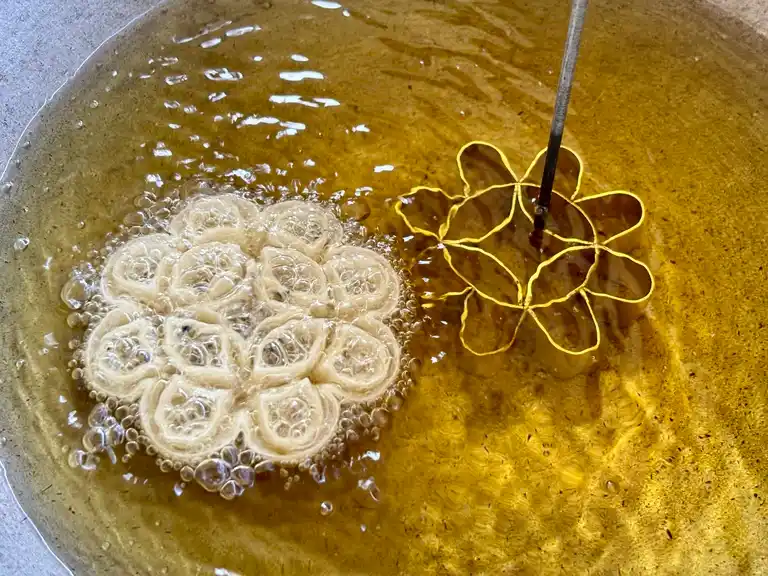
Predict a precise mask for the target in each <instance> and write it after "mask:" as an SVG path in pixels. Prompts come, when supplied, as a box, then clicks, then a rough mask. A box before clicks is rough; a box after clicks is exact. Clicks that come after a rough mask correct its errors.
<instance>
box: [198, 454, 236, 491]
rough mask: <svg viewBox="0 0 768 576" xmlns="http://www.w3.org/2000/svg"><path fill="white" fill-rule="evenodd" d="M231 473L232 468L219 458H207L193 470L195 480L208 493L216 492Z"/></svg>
mask: <svg viewBox="0 0 768 576" xmlns="http://www.w3.org/2000/svg"><path fill="white" fill-rule="evenodd" d="M231 471H232V467H231V466H230V465H229V464H228V463H227V462H225V461H224V460H222V459H221V458H209V459H207V460H203V461H202V462H200V464H198V465H197V468H195V480H197V483H198V484H200V486H202V487H203V488H204V489H205V490H207V491H208V492H217V491H218V490H219V489H221V488H222V486H223V485H224V483H225V482H226V481H227V480H228V479H229V476H230V473H231ZM233 484H234V482H233Z"/></svg>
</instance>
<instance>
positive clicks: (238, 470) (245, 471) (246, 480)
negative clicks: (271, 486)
mask: <svg viewBox="0 0 768 576" xmlns="http://www.w3.org/2000/svg"><path fill="white" fill-rule="evenodd" d="M232 478H233V480H234V481H235V482H237V483H238V484H239V485H240V486H242V487H244V488H250V487H251V486H253V482H254V480H255V479H256V472H254V471H253V468H251V467H250V466H236V467H235V468H234V469H233V470H232Z"/></svg>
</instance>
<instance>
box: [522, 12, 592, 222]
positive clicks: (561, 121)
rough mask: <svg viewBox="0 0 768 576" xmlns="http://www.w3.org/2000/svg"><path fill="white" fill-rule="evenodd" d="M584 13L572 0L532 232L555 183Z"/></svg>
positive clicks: (545, 211) (546, 208)
mask: <svg viewBox="0 0 768 576" xmlns="http://www.w3.org/2000/svg"><path fill="white" fill-rule="evenodd" d="M586 12H587V0H573V4H572V5H571V18H570V21H569V22H568V36H567V38H566V39H565V53H564V55H563V62H562V64H561V66H560V79H559V80H558V84H557V97H556V98H555V112H554V115H553V116H552V126H551V127H550V129H549V143H548V144H547V154H546V157H545V158H544V174H543V175H542V177H541V188H540V189H539V197H538V199H537V200H536V211H535V213H534V219H533V224H534V228H535V229H536V230H544V228H545V226H546V225H547V214H548V213H549V204H550V202H551V200H552V185H553V184H554V182H555V171H556V170H557V157H558V154H559V153H560V144H561V142H562V140H563V128H564V127H565V116H566V115H567V114H568V101H569V100H570V98H571V85H572V84H573V72H574V69H575V68H576V58H577V57H578V55H579V43H580V42H581V29H582V28H583V27H584V16H585V15H586Z"/></svg>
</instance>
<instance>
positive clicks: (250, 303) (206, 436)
mask: <svg viewBox="0 0 768 576" xmlns="http://www.w3.org/2000/svg"><path fill="white" fill-rule="evenodd" d="M168 229H169V232H170V233H168V234H164V233H158V234H152V235H148V236H142V237H137V238H134V239H132V240H130V241H129V242H127V243H126V244H125V245H123V246H122V247H121V248H120V249H118V250H117V251H116V252H115V253H114V254H113V255H112V256H111V257H110V258H109V259H108V260H107V262H106V265H105V268H104V271H103V277H102V283H101V286H102V291H103V296H104V297H105V301H106V302H108V303H109V305H110V306H111V307H112V308H111V310H109V311H108V312H107V313H106V315H105V316H104V317H103V318H102V319H101V321H100V322H99V323H98V324H97V325H96V326H95V327H94V328H93V329H92V330H91V331H90V333H89V335H88V339H87V343H86V347H85V351H84V352H85V353H84V364H85V370H84V375H85V378H86V383H87V385H88V386H89V387H90V388H91V389H92V390H94V391H95V392H97V393H99V394H102V395H105V396H108V397H111V398H114V399H116V400H117V401H118V402H121V403H129V402H138V406H139V408H138V414H137V420H138V424H139V426H140V427H141V429H142V432H143V434H144V435H145V436H146V438H147V439H148V444H149V445H151V446H152V447H153V448H154V449H155V450H157V452H158V453H159V454H160V455H161V456H162V457H164V458H170V459H172V460H175V461H176V462H177V463H180V464H184V465H196V464H198V463H199V462H200V461H201V460H203V459H205V458H208V457H209V456H211V455H212V454H215V453H217V452H218V451H220V450H222V449H225V447H226V446H227V445H228V444H230V443H232V442H233V441H234V440H235V439H236V438H237V437H238V436H240V437H242V438H243V445H244V447H245V449H247V450H249V451H251V452H254V453H256V454H257V455H259V456H260V457H261V458H265V459H270V460H274V461H277V462H280V463H298V462H301V461H303V460H305V459H306V458H310V457H313V456H315V455H317V454H318V453H320V452H321V451H322V450H323V448H325V446H326V445H327V444H328V443H329V442H330V441H331V439H332V438H333V437H334V436H335V435H336V434H337V433H338V432H339V429H340V428H339V426H340V424H339V421H340V418H341V416H340V413H341V403H342V402H344V401H347V402H371V401H375V400H377V399H378V398H380V397H381V396H382V395H383V394H384V393H385V392H386V391H387V389H389V388H390V387H391V386H392V385H393V384H394V383H395V381H396V380H397V377H398V375H399V371H400V346H401V344H400V342H399V341H398V340H397V338H396V335H395V334H394V333H393V332H392V329H391V328H390V327H389V326H387V325H386V324H384V323H383V322H382V320H385V319H386V318H387V317H388V316H390V315H391V314H392V313H393V312H394V311H395V310H396V309H397V307H398V304H399V299H400V294H401V287H400V277H399V276H398V274H397V273H396V272H395V270H394V268H393V267H392V265H391V264H390V262H389V261H388V260H387V259H386V258H385V257H384V256H382V255H381V254H379V253H377V252H374V251H373V250H370V249H368V248H363V247H360V246H347V245H344V244H343V240H344V235H343V229H342V226H341V224H340V222H339V221H338V220H337V219H336V218H335V217H334V216H333V215H332V214H331V213H330V212H328V211H327V210H326V209H325V208H323V207H322V206H320V205H319V204H314V203H311V202H304V201H289V202H281V203H277V204H273V205H272V206H269V207H267V208H265V209H263V210H262V209H261V208H260V207H259V206H257V205H256V204H255V203H253V202H251V201H249V200H247V199H244V198H241V197H239V196H237V195H235V194H222V195H219V196H204V197H200V198H198V199H195V200H192V201H191V202H189V203H188V204H187V205H186V206H184V207H183V209H182V210H181V211H180V212H179V213H178V214H177V215H176V216H175V217H174V219H173V220H171V222H170V225H169V226H168Z"/></svg>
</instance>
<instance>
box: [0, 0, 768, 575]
mask: <svg viewBox="0 0 768 576" xmlns="http://www.w3.org/2000/svg"><path fill="white" fill-rule="evenodd" d="M333 5H334V4H333V3H325V2H317V3H315V4H312V3H310V2H288V3H283V2H264V3H261V2H255V3H248V4H242V3H238V2H218V3H215V4H210V3H207V2H201V3H191V4H187V5H185V6H172V7H170V8H169V9H168V11H167V12H157V13H156V14H154V15H153V16H152V17H150V19H149V20H148V21H147V22H145V23H144V24H142V25H140V26H139V27H138V28H137V29H136V30H134V31H133V32H131V34H129V35H128V36H126V37H125V38H123V39H121V40H119V41H118V42H117V43H116V44H115V45H114V46H111V47H110V48H109V49H108V50H107V51H105V52H104V53H102V54H100V55H97V57H96V58H95V60H94V62H93V63H91V64H90V65H89V66H86V68H85V69H84V71H83V75H82V77H81V78H79V79H78V80H77V81H76V82H75V83H74V85H73V87H72V89H71V91H70V92H69V93H66V94H64V95H63V96H62V97H61V98H60V99H59V101H58V102H57V103H56V105H55V106H54V107H53V108H51V110H50V111H49V112H47V113H46V114H45V115H44V117H43V119H42V121H41V124H40V126H39V128H38V132H37V134H36V135H34V136H33V137H32V138H31V139H30V140H31V143H32V147H31V148H30V150H29V151H26V152H24V155H23V157H22V162H21V167H20V173H19V174H17V175H14V176H13V180H14V187H13V189H12V193H11V194H10V196H9V197H8V198H7V199H6V200H4V206H3V212H4V214H6V215H7V216H6V222H7V223H6V224H4V226H3V229H4V230H7V231H8V233H7V234H6V236H5V238H6V240H5V247H4V261H5V262H6V263H5V264H4V267H3V273H2V276H3V279H4V282H3V288H4V293H5V296H4V297H3V299H2V303H3V307H2V314H3V324H4V325H5V328H4V329H3V331H2V345H3V349H4V350H5V354H4V358H3V364H2V372H3V374H2V376H1V377H2V380H3V384H2V390H3V393H2V399H1V400H0V410H1V414H2V424H0V434H2V435H3V436H6V437H7V438H8V442H7V443H6V444H5V445H4V446H3V447H2V449H1V450H2V452H0V453H1V454H2V455H3V458H4V460H7V462H8V463H9V467H10V470H11V477H12V480H13V481H14V485H15V487H16V488H17V490H19V491H20V493H21V495H22V502H23V503H24V504H25V505H26V506H27V510H28V512H29V513H30V516H31V517H32V518H33V519H36V520H37V521H38V522H39V524H40V525H41V528H42V529H43V530H44V532H46V533H47V534H48V535H49V537H50V540H51V542H52V543H53V544H54V545H56V546H57V547H58V549H59V550H60V551H61V553H62V556H63V557H64V558H65V559H66V561H67V562H68V563H69V564H71V565H73V566H77V567H81V569H82V571H83V572H86V573H88V572H94V573H104V572H108V571H109V570H113V571H117V572H120V573H149V571H150V569H151V571H152V573H155V574H156V573H161V572H162V571H163V570H167V572H168V573H178V574H190V573H196V570H198V569H200V571H201V573H211V572H212V571H213V569H214V568H216V567H219V568H226V569H227V570H230V571H232V572H236V573H242V574H253V573H261V572H266V573H286V574H303V573H307V572H312V573H328V574H333V573H369V574H397V573H424V574H470V573H509V574H518V573H520V574H534V573H536V574H538V573H556V572H559V571H560V570H561V569H562V568H561V566H565V567H566V569H567V570H568V571H573V572H586V571H591V572H597V573H613V572H616V571H617V570H618V569H621V570H622V571H626V572H632V573H648V572H653V573H683V572H684V573H695V574H698V573H712V572H714V573H742V572H744V573H761V572H762V571H764V570H765V569H766V566H765V558H766V552H767V550H766V544H765V539H764V536H763V535H764V534H765V531H766V520H765V514H764V512H763V508H762V507H763V503H764V497H765V492H764V491H765V486H764V479H765V476H766V466H767V465H768V464H767V463H768V454H766V450H765V446H766V444H767V442H766V440H768V438H766V432H765V429H766V428H765V410H766V408H765V407H766V393H765V386H764V382H765V379H766V374H765V367H764V360H763V358H764V354H763V350H764V348H765V347H766V335H765V330H764V325H766V324H768V312H767V311H766V307H765V302H766V298H767V297H768V294H766V288H765V286H766V282H765V280H766V274H768V272H767V271H766V270H768V269H766V262H765V260H766V256H765V251H764V248H763V239H764V236H765V232H766V230H768V215H767V214H766V213H765V212H764V211H762V210H761V207H760V205H759V203H758V202H756V198H757V199H759V190H760V188H761V186H762V184H763V182H765V181H766V178H768V168H766V164H765V162H764V161H763V157H764V151H763V150H764V149H765V147H766V145H768V136H766V134H768V117H766V105H765V104H766V97H768V82H767V81H766V78H768V75H766V61H767V60H766V58H765V55H766V51H767V50H768V47H766V45H765V43H764V42H761V41H758V40H753V39H750V38H747V37H745V36H743V35H742V34H741V32H740V30H739V29H737V28H736V27H734V26H731V25H729V24H724V23H717V22H715V21H711V20H709V19H708V18H709V17H708V16H707V15H706V14H700V13H698V12H696V11H691V9H690V7H688V6H687V5H677V4H672V3H667V2H662V3H656V2H645V1H643V2H640V3H634V4H631V5H630V4H622V3H620V4H617V3H615V2H613V3H609V2H594V3H593V4H592V5H591V7H590V15H589V21H588V25H587V29H586V31H585V33H584V38H583V54H582V57H581V59H580V61H579V66H578V72H577V74H578V81H577V84H576V86H575V87H574V93H573V99H572V108H571V111H570V114H569V120H568V130H567V132H566V138H565V142H566V144H568V145H569V146H570V147H572V148H574V149H576V150H578V151H579V152H580V153H581V155H582V156H583V157H584V158H585V160H586V174H585V178H584V181H583V183H582V190H583V191H584V193H585V194H590V193H596V192H602V191H606V190H614V189H628V190H631V191H633V192H635V193H636V194H638V195H639V196H641V197H642V198H643V200H644V202H645V204H646V207H647V210H648V216H647V225H646V227H645V232H644V233H645V242H644V244H645V245H646V248H645V251H644V253H643V258H644V260H645V261H648V262H650V265H651V268H652V269H653V271H654V273H655V276H656V279H657V291H656V293H655V294H654V297H653V299H652V301H651V303H650V305H649V306H648V308H647V309H646V310H645V313H644V315H643V316H641V317H640V318H638V319H636V320H635V321H634V322H632V323H629V324H626V325H622V326H613V325H611V324H608V326H609V328H608V329H607V330H606V334H605V342H604V344H603V346H602V348H601V349H600V351H599V354H597V355H596V360H595V362H596V365H595V366H593V367H592V368H591V369H589V370H587V371H586V372H584V373H580V374H577V375H575V376H571V375H569V377H562V376H559V375H555V374H553V373H552V371H550V370H547V368H546V366H545V365H543V364H542V363H541V362H540V361H539V360H536V359H532V358H531V356H530V354H529V353H530V351H531V346H533V345H534V343H535V338H536V336H535V334H522V335H521V336H520V342H519V344H516V345H515V347H514V348H513V349H512V350H511V351H510V352H509V353H506V354H504V355H500V356H495V357H492V358H483V359H479V358H476V357H473V356H472V355H470V354H469V353H467V352H464V351H462V349H461V347H460V345H459V342H458V335H457V331H458V330H457V327H456V323H457V321H458V310H456V309H453V308H446V309H444V310H442V311H441V313H440V314H441V315H440V316H435V318H434V319H435V323H434V324H433V326H432V327H431V328H429V327H428V334H429V335H430V336H432V337H431V338H424V339H422V341H421V343H420V344H419V345H418V346H416V347H415V348H414V349H413V350H412V353H413V354H414V355H418V356H420V357H421V358H422V360H423V367H422V369H421V373H420V377H419V383H418V385H417V386H416V387H414V388H413V389H412V390H411V392H410V393H409V394H408V397H407V398H406V400H405V402H404V403H403V405H402V408H401V409H400V410H399V411H398V412H397V413H393V414H391V418H390V422H389V425H388V426H387V427H386V428H385V429H383V430H382V434H381V439H380V441H379V442H378V443H370V444H364V445H362V446H361V447H360V448H359V450H357V451H355V452H354V454H355V455H356V458H355V462H354V464H353V466H352V470H346V471H344V472H343V473H342V474H341V479H339V480H331V479H329V481H328V482H326V483H325V484H324V485H322V486H317V485H316V484H315V483H314V482H312V481H309V480H306V479H305V480H304V481H303V482H300V483H299V484H297V485H294V486H293V487H292V488H291V489H290V490H289V491H288V492H286V491H285V490H284V489H283V486H282V484H281V483H279V482H276V483H270V484H264V485H262V486H261V487H260V488H259V489H256V490H251V491H249V493H247V494H246V495H245V496H244V497H243V498H241V499H239V500H238V501H236V502H231V503H230V502H223V501H221V499H219V498H215V497H214V498H211V497H209V496H207V495H206V494H204V493H203V492H202V490H200V489H199V488H197V487H196V486H194V485H189V486H187V487H185V488H183V489H181V488H180V487H179V486H175V485H176V484H177V482H178V477H177V476H176V475H165V474H162V473H161V472H160V471H159V470H158V469H157V468H156V467H155V465H154V462H153V461H152V459H151V458H143V459H142V458H135V459H133V460H132V461H131V462H130V463H129V464H127V465H124V464H122V463H118V464H115V465H109V464H108V463H102V464H101V465H100V466H99V467H98V468H97V470H96V471H94V472H91V473H85V472H83V471H82V470H74V469H71V468H70V467H69V466H68V464H67V452H68V450H69V449H71V448H72V447H73V446H75V445H76V444H77V443H79V442H80V437H81V435H82V430H81V429H77V428H76V426H77V423H78V422H80V423H82V422H84V420H85V418H86V416H87V414H88V410H89V408H90V405H91V403H90V401H89V400H88V398H87V396H86V395H85V394H84V393H83V392H82V391H81V390H79V389H78V388H77V385H76V383H75V382H73V381H71V379H70V378H69V376H68V370H67V361H68V359H69V357H70V352H69V350H68V349H67V342H68V340H69V339H70V338H71V329H70V328H69V327H68V326H67V324H66V317H67V313H68V311H67V310H66V309H65V307H64V306H63V305H62V304H61V302H60V300H59V291H60V289H61V286H62V285H63V283H64V282H65V280H66V278H67V275H68V273H69V271H70V269H71V268H72V266H73V264H75V263H76V262H78V261H80V260H84V259H87V254H88V251H89V250H90V249H92V248H95V247H98V246H99V245H100V244H101V243H103V240H104V237H105V234H106V233H107V232H111V231H113V230H114V229H115V227H116V226H117V225H118V224H119V223H121V222H122V221H123V219H124V218H125V217H126V216H127V215H128V214H131V213H134V212H135V211H136V204H135V203H138V205H139V206H140V205H141V204H142V202H143V201H142V200H141V197H142V196H143V195H144V193H145V192H149V193H152V194H154V195H156V196H159V197H162V196H163V195H164V194H165V192H166V191H167V190H169V189H170V188H172V187H173V186H175V185H176V182H177V178H178V182H181V183H183V182H185V181H188V180H192V179H197V178H210V179H213V180H214V181H217V182H232V183H235V184H237V185H239V186H247V187H249V188H250V189H252V190H254V191H259V190H262V191H264V192H269V193H274V192H275V190H277V191H278V192H279V189H280V187H284V189H285V191H286V192H291V191H292V190H293V189H294V188H295V187H298V188H299V189H303V187H305V186H308V185H309V184H310V183H311V182H313V181H314V184H315V185H316V187H317V189H318V191H319V193H320V195H321V196H323V197H324V198H326V199H336V200H338V201H339V202H340V203H341V204H345V203H347V202H348V201H349V200H350V199H351V198H363V199H364V202H363V201H361V200H357V201H355V202H353V203H352V204H351V205H349V206H348V208H347V210H348V211H350V212H353V213H356V214H363V215H365V220H364V225H365V226H367V227H368V229H369V230H370V231H371V232H372V233H377V234H388V233H394V234H401V233H403V230H402V227H401V225H400V223H399V221H398V220H397V219H396V217H395V216H394V214H393V211H392V206H393V199H394V198H395V197H396V196H398V195H400V194H403V193H404V192H406V191H408V190H409V189H410V187H411V186H414V185H417V184H423V185H430V186H444V187H445V188H449V187H451V186H452V185H454V184H455V182H456V179H457V174H456V168H455V152H456V150H457V149H458V148H459V147H460V146H461V145H462V144H463V143H465V142H466V141H468V140H472V139H480V140H485V141H488V142H493V143H495V144H496V145H498V146H499V147H500V148H501V149H503V150H504V151H505V152H506V154H507V155H508V156H509V157H510V159H511V161H512V162H513V163H514V164H515V166H514V168H515V169H516V170H517V171H518V172H519V173H520V172H522V171H523V170H524V168H525V166H527V163H528V162H529V161H530V159H531V158H532V157H533V155H534V154H535V152H537V151H538V150H539V149H540V148H541V147H542V146H543V145H544V144H545V136H546V132H547V128H548V124H549V116H550V113H551V105H552V102H553V100H554V89H555V82H556V77H557V70H558V67H559V59H560V50H561V47H562V37H563V31H564V30H565V25H566V19H567V14H566V11H565V10H561V9H560V8H561V7H560V5H559V4H558V3H555V2H550V1H544V2H539V3H536V4H535V5H531V4H524V3H507V2H488V3H484V4H473V5H468V4H464V3H458V2H455V3H454V2H449V3H447V4H435V3H431V2H407V3H406V2H395V3H388V4H387V5H386V6H385V7H384V6H382V5H380V4H375V3H373V2H364V3H358V4H357V5H355V6H344V7H339V8H336V9H332V8H330V6H333ZM323 6H325V8H324V7H323ZM345 10H347V11H348V14H349V15H346V13H345ZM226 21H231V24H226V25H224V26H223V27H222V28H220V29H218V30H210V29H209V32H208V33H207V34H206V35H204V36H201V37H199V38H195V39H193V40H190V41H188V42H184V43H178V41H179V40H183V39H185V38H187V37H192V36H195V35H197V34H198V33H199V31H200V30H201V29H202V28H204V27H205V26H206V25H210V24H216V23H223V22H226ZM257 26H258V27H259V28H260V29H256V27H257ZM246 27H252V29H250V30H247V31H244V30H245V28H246ZM232 30H238V31H239V32H236V33H235V34H231V35H227V34H226V33H227V31H232ZM240 32H242V33H240ZM174 37H175V38H176V40H177V42H174V41H173V38H174ZM215 38H220V39H221V42H219V43H209V42H208V41H211V40H213V39H215ZM202 43H206V45H207V46H208V47H203V46H201V44H202ZM292 56H293V57H292ZM302 72H303V73H304V74H299V73H302ZM281 73H283V74H282V77H281ZM286 73H288V74H286ZM240 75H242V77H240ZM336 104H338V105H336ZM160 143H162V145H161V144H160ZM168 152H170V155H169V154H168ZM177 175H178V176H177ZM319 178H322V179H323V181H322V182H317V179H319ZM342 190H343V191H344V194H341V193H340V191H342ZM361 205H362V207H361ZM81 222H82V223H83V224H82V225H79V224H80V223H81ZM140 224H141V223H140V222H137V221H135V220H134V217H131V218H129V220H128V222H126V223H125V224H124V225H125V226H127V227H131V226H135V225H139V226H140ZM17 237H19V238H20V237H29V238H30V243H29V245H28V246H27V247H26V248H24V247H23V246H22V244H23V242H22V243H21V244H17V247H18V248H24V249H23V250H21V249H19V250H16V249H14V247H13V245H14V243H15V242H14V241H15V240H16V238H17ZM440 321H445V322H446V323H447V325H443V324H441V323H440ZM47 334H53V338H54V339H55V341H56V342H58V343H59V344H58V346H54V345H52V344H51V343H52V342H53V340H51V338H48V339H47V341H46V339H45V336H46V335H47ZM46 342H47V343H46ZM44 349H45V352H44ZM68 422H69V423H68ZM331 475H332V474H331ZM371 477H373V478H375V484H376V486H377V487H378V490H377V491H376V495H377V499H378V500H379V502H377V501H376V499H374V498H372V496H371V494H372V492H371V490H369V489H361V488H360V487H358V485H359V486H362V487H366V486H367V487H370V484H366V481H367V480H368V479H369V478H371ZM49 485H51V487H50V489H45V488H46V487H47V486H49ZM175 487H176V490H177V491H180V492H182V493H181V495H180V496H177V494H176V492H175V490H174V488H175ZM379 491H380V492H379ZM323 502H332V503H333V513H332V514H330V515H323V514H321V503H323ZM326 511H327V509H326Z"/></svg>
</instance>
